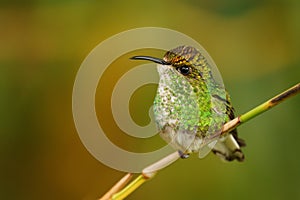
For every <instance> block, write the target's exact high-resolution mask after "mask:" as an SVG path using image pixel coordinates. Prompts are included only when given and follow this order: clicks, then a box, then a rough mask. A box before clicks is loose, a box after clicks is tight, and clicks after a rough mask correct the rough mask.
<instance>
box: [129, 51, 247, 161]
mask: <svg viewBox="0 0 300 200" xmlns="http://www.w3.org/2000/svg"><path fill="white" fill-rule="evenodd" d="M131 59H134V60H147V61H151V62H154V63H157V64H158V65H157V71H158V74H159V83H158V88H157V92H156V96H155V99H154V103H153V111H154V118H155V122H156V125H157V127H158V129H159V133H160V136H161V137H162V138H163V139H164V140H165V141H166V142H168V143H169V144H170V145H171V146H173V147H174V148H175V149H176V150H178V152H179V154H180V156H181V158H187V157H189V155H190V154H192V153H199V157H204V156H205V155H206V154H208V153H209V152H210V151H212V152H213V153H214V154H216V155H218V156H219V157H221V158H222V159H223V160H226V161H232V160H237V161H243V160H244V154H243V152H242V151H241V147H243V146H245V142H244V140H242V139H240V138H239V137H238V134H237V130H236V129H235V130H233V131H231V132H230V133H227V134H224V135H221V134H220V133H221V130H222V126H223V125H224V124H225V123H226V122H228V121H230V120H231V119H234V117H235V116H234V108H233V107H232V104H231V100H230V96H229V94H228V92H227V91H226V90H225V88H224V86H223V85H222V84H220V82H218V81H217V77H215V75H214V73H213V70H212V67H214V66H213V64H212V63H211V62H209V60H208V59H207V57H205V55H204V54H203V51H199V50H198V49H196V48H194V47H191V46H179V47H176V48H174V49H171V50H169V51H167V52H166V53H165V55H164V56H163V58H156V57H152V56H134V57H132V58H131Z"/></svg>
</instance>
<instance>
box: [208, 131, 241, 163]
mask: <svg viewBox="0 0 300 200" xmlns="http://www.w3.org/2000/svg"><path fill="white" fill-rule="evenodd" d="M239 140H240V139H238V138H237V139H236V138H235V137H234V135H232V134H229V135H228V136H227V137H226V138H225V139H223V140H220V141H218V143H217V144H216V145H215V146H214V148H213V149H212V152H213V153H214V154H216V155H218V156H219V157H221V158H222V159H224V160H226V161H233V160H235V159H236V160H237V161H240V162H241V161H243V160H244V159H245V156H244V154H243V152H242V151H241V148H240V147H241V146H242V145H245V143H244V142H243V140H240V141H239ZM239 142H241V143H239Z"/></svg>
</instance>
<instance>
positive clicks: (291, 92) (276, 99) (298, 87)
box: [240, 83, 300, 123]
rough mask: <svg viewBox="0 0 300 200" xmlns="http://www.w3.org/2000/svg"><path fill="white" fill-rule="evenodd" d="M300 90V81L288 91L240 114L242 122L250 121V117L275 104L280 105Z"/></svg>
mask: <svg viewBox="0 0 300 200" xmlns="http://www.w3.org/2000/svg"><path fill="white" fill-rule="evenodd" d="M299 92H300V83H298V84H296V85H295V86H293V87H291V88H289V89H287V90H286V91H284V92H282V93H281V94H279V95H277V96H275V97H273V98H272V99H270V100H268V101H266V102H265V103H263V104H261V105H259V106H257V107H255V108H253V109H252V110H250V111H249V112H247V113H245V114H243V115H241V116H240V122H241V123H244V122H247V121H249V120H250V119H252V118H254V117H256V116H258V115H260V114H262V113H263V112H265V111H267V110H269V109H270V108H273V107H274V106H276V105H278V104H279V103H281V102H283V101H284V100H286V99H287V98H289V97H292V96H294V95H296V94H297V93H299Z"/></svg>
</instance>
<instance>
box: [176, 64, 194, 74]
mask: <svg viewBox="0 0 300 200" xmlns="http://www.w3.org/2000/svg"><path fill="white" fill-rule="evenodd" d="M177 70H178V71H179V72H180V73H181V74H182V75H188V74H189V73H190V72H191V70H190V67H189V66H186V65H183V66H180V67H178V68H177Z"/></svg>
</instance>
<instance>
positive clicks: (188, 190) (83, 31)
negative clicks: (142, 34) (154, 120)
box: [0, 0, 300, 200]
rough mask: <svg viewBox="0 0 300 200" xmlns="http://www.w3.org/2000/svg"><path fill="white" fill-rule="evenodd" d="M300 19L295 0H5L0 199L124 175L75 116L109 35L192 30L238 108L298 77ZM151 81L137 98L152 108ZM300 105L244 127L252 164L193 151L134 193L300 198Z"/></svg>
mask: <svg viewBox="0 0 300 200" xmlns="http://www.w3.org/2000/svg"><path fill="white" fill-rule="evenodd" d="M225 2H226V3H225ZM299 22H300V3H299V1H297V0H294V1H292V0H290V1H284V0H277V1H271V0H263V1H259V0H244V1H238V0H229V1H222V0H212V1H204V0H202V1H196V0H185V1H179V0H172V1H171V0H166V1H158V0H152V1H144V2H141V1H137V0H134V1H127V2H125V1H108V0H106V1H93V0H88V1H76V0H74V1H72V0H61V1H49V0H30V1H16V0H15V1H8V0H4V1H3V0H2V1H1V3H0V25H1V28H0V93H1V97H0V199H96V198H97V197H100V196H101V195H102V194H103V193H105V192H106V191H107V190H108V189H109V188H110V187H111V186H112V185H113V184H114V183H115V182H116V181H117V180H118V179H119V178H121V177H122V176H123V175H124V173H122V172H118V171H116V170H114V169H111V168H109V167H106V166H105V165H103V164H101V163H100V162H99V161H97V160H96V159H94V158H93V157H92V156H91V155H90V154H89V152H88V151H87V150H86V149H85V147H84V146H83V144H82V143H81V141H80V139H79V137H78V134H77V132H76V129H75V125H74V122H73V118H72V109H71V103H72V87H73V82H74V79H75V76H76V73H77V70H78V69H79V67H80V64H81V62H82V61H83V59H84V58H85V57H86V56H87V54H88V53H89V52H90V51H91V50H92V49H93V48H94V47H95V46H96V45H97V44H98V43H99V42H101V41H103V40H104V39H106V38H108V37H110V36H112V35H114V34H116V33H119V32H121V31H125V30H128V29H131V28H137V27H144V26H158V27H165V28H170V29H174V30H177V31H180V32H183V33H185V34H187V35H189V36H191V37H193V38H194V39H196V40H197V41H198V42H199V43H200V44H202V45H203V46H204V47H205V48H206V49H207V51H208V52H209V53H210V55H211V56H212V58H213V59H214V61H215V62H216V64H217V65H218V67H219V70H220V71H221V73H222V75H223V79H224V82H225V84H226V86H227V89H228V90H229V92H230V94H231V97H232V101H233V104H234V106H235V109H236V113H237V114H241V113H243V112H245V111H247V110H249V109H251V108H252V107H254V106H256V105H258V104H259V103H261V102H263V101H264V100H266V99H268V98H270V97H272V96H273V95H275V94H277V93H279V92H281V91H283V90H285V89H287V88H288V87H290V86H292V85H293V84H295V83H297V82H298V81H299V80H300V58H299V52H300V37H299V35H300V23H299ZM113 48H115V47H112V49H113ZM147 87H148V88H146V89H144V91H146V94H145V92H141V91H140V92H139V93H137V94H136V95H135V96H136V98H137V99H135V100H133V101H134V102H142V103H139V104H137V106H140V109H142V110H144V111H146V110H147V109H148V108H147V107H149V105H148V104H149V103H145V104H147V106H145V107H143V99H144V98H143V97H145V96H143V95H146V97H148V96H149V92H148V94H147V91H151V95H150V96H151V98H153V97H154V95H155V93H154V92H155V88H153V87H151V86H147ZM98 93H99V92H98ZM98 95H99V94H97V98H98ZM147 95H148V96H147ZM149 98H150V97H149ZM139 99H140V101H138V100H139ZM147 102H148V101H147ZM131 109H132V110H133V111H134V110H139V109H135V108H134V105H133V108H131ZM97 112H99V113H101V106H98V108H97ZM144 113H146V112H144ZM299 114H300V96H296V97H294V98H292V99H290V100H288V101H287V102H284V103H283V104H282V105H279V106H278V107H276V108H275V109H273V110H271V111H268V112H267V113H264V114H263V115H261V116H259V117H257V118H255V119H253V120H252V121H250V122H249V123H247V124H245V125H243V126H241V127H240V128H239V132H240V135H241V137H242V138H244V139H245V140H246V141H247V145H248V146H247V148H245V149H244V152H245V154H246V160H245V162H243V163H237V162H232V163H224V162H222V161H220V160H219V158H217V157H216V156H214V155H209V156H208V157H206V158H205V159H203V160H200V159H198V158H197V157H196V156H192V157H191V158H190V159H187V160H180V161H178V162H176V163H175V164H173V165H172V166H170V167H168V168H167V169H165V170H163V171H161V172H160V173H159V174H158V175H157V176H156V177H155V178H154V179H153V180H151V181H149V182H148V183H146V184H145V185H143V186H142V187H141V188H139V189H138V190H137V191H136V192H134V193H133V194H132V195H131V196H130V197H128V199H224V200H225V199H300V190H299V187H300V160H299V154H298V152H300V147H299V140H300V131H299V127H298V125H299ZM132 115H133V116H134V115H135V113H132ZM137 115H138V114H137ZM146 117H147V116H145V119H147V118H146ZM146 121H147V120H146ZM107 126H108V127H110V128H111V130H115V129H116V128H115V124H114V123H111V124H108V125H107ZM113 134H114V133H113V131H112V135H111V137H112V138H114V140H117V138H116V137H114V135H113ZM118 141H119V143H121V145H123V146H128V147H129V148H130V146H132V145H135V144H134V143H133V142H132V141H126V140H125V139H124V141H123V140H122V141H121V142H120V140H118ZM154 143H155V144H154ZM154 143H153V144H151V143H149V144H146V145H147V146H152V145H157V144H156V142H154ZM157 143H159V144H163V143H162V141H160V140H157ZM108 153H109V152H108Z"/></svg>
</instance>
